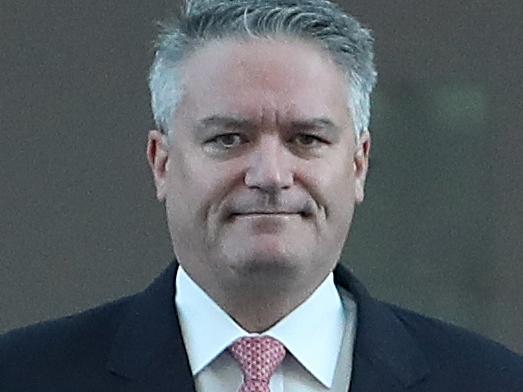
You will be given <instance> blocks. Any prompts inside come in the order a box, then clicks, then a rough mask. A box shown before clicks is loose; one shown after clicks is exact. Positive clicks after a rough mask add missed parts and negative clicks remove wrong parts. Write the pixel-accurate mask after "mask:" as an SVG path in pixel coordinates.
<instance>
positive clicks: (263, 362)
mask: <svg viewBox="0 0 523 392" xmlns="http://www.w3.org/2000/svg"><path fill="white" fill-rule="evenodd" d="M229 350H230V352H231V354H232V356H233V357H234V358H235V359H236V360H237V361H238V362H239V363H240V366H241V368H242V371H243V374H244V377H245V382H249V381H258V382H263V383H266V384H268V383H269V380H270V378H271V376H272V375H273V374H274V372H275V371H276V369H277V367H278V366H279V365H280V364H281V363H282V361H283V358H285V347H284V346H283V344H281V343H280V342H279V341H277V340H276V339H274V338H271V337H270V336H260V337H245V338H241V339H239V340H237V341H236V342H235V343H233V344H232V345H231V347H230V348H229Z"/></svg>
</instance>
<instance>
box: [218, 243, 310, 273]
mask: <svg viewBox="0 0 523 392" xmlns="http://www.w3.org/2000/svg"><path fill="white" fill-rule="evenodd" d="M242 250H243V252H242V251H241V250H240V249H238V252H236V254H235V255H234V257H233V258H229V260H230V262H229V263H228V264H229V267H230V268H231V269H232V270H234V271H235V272H236V274H237V275H239V276H242V277H246V276H249V277H262V276H271V277H274V278H280V277H282V278H283V277H285V276H290V277H296V275H297V274H299V271H300V269H301V268H303V266H304V265H303V256H302V257H299V256H298V255H296V254H288V252H277V251H275V250H274V249H267V250H261V249H257V250H256V251H253V249H242Z"/></svg>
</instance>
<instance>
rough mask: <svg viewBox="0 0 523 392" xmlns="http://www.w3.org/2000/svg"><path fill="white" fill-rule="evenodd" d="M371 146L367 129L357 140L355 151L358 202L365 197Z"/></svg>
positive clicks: (355, 182)
mask: <svg viewBox="0 0 523 392" xmlns="http://www.w3.org/2000/svg"><path fill="white" fill-rule="evenodd" d="M370 147H371V139H370V133H369V131H368V130H365V131H364V132H363V133H362V134H361V135H360V136H359V137H358V138H357V140H356V149H355V153H354V180H355V181H354V186H355V200H356V204H360V203H361V202H362V201H363V199H364V197H365V180H366V179H367V173H368V170H369V154H370Z"/></svg>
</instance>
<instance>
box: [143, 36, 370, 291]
mask: <svg viewBox="0 0 523 392" xmlns="http://www.w3.org/2000/svg"><path fill="white" fill-rule="evenodd" d="M182 83H183V86H184V95H183V97H182V100H181V101H180V104H179V106H178V108H177V110H176V113H175V115H174V117H173V120H172V123H171V126H170V128H171V132H172V135H171V137H170V138H169V139H171V140H172V142H171V144H170V145H168V138H166V137H165V136H164V135H161V134H160V133H159V132H157V131H151V132H150V134H149V145H148V158H149V162H150V164H151V167H152V169H153V174H154V177H155V184H156V187H157V196H158V198H159V199H160V200H165V203H166V210H167V217H168V224H169V228H170V232H171V236H172V241H173V246H174V251H175V254H176V256H177V259H178V261H179V262H180V264H182V265H183V266H184V268H185V270H186V271H187V272H188V273H189V275H190V276H191V277H192V278H193V279H194V280H195V281H196V282H197V283H198V284H200V285H201V286H202V287H203V288H204V289H206V290H207V291H208V292H213V291H215V290H220V289H221V290H227V289H231V288H232V287H236V286H238V287H239V286H241V285H243V284H245V285H249V286H250V287H252V286H253V285H254V286H256V285H258V286H260V287H262V286H263V287H267V286H268V287H273V288H278V287H281V288H283V287H292V288H293V289H304V290H311V289H313V288H315V287H316V286H317V285H318V284H319V283H320V282H321V281H322V280H323V279H324V278H325V276H326V275H327V274H328V273H329V272H330V271H331V270H332V269H333V268H334V266H335V264H336V262H337V260H338V258H339V256H340V253H341V250H342V247H343V243H344V241H345V238H346V236H347V233H348V230H349V226H350V222H351V219H352V214H353V209H354V204H355V203H357V202H360V201H361V200H362V199H363V185H364V181H365V175H366V171H367V162H368V152H369V148H370V140H369V137H368V134H367V133H365V134H364V135H363V136H362V137H360V138H359V140H358V141H356V138H355V134H354V129H353V125H352V119H351V118H350V115H349V113H348V110H347V107H346V105H347V95H346V81H345V78H344V76H343V73H342V72H341V71H340V69H339V68H338V67H337V66H336V65H335V64H334V63H333V62H331V61H330V60H329V57H328V56H327V55H326V54H325V53H324V52H322V51H320V50H319V49H318V48H316V47H315V46H312V45H311V44H309V43H306V42H303V41H297V40H290V41H284V40H267V39H260V40H250V41H243V42H242V41H236V40H227V41H214V42H211V43H210V44H207V45H206V46H204V47H203V48H201V49H198V50H197V51H196V52H195V53H194V54H192V55H191V57H189V58H188V59H187V60H186V61H185V62H184V64H183V67H182Z"/></svg>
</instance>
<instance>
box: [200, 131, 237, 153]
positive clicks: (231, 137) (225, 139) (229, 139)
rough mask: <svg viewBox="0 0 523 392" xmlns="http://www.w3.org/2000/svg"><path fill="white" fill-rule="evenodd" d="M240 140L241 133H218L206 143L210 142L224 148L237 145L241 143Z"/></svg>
mask: <svg viewBox="0 0 523 392" xmlns="http://www.w3.org/2000/svg"><path fill="white" fill-rule="evenodd" d="M241 142H242V138H241V135H240V134H237V133H226V134H223V135H218V136H215V137H214V138H212V139H211V140H209V141H208V143H212V144H214V145H217V146H218V147H221V148H224V149H230V148H234V147H237V146H238V145H240V144H241Z"/></svg>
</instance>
